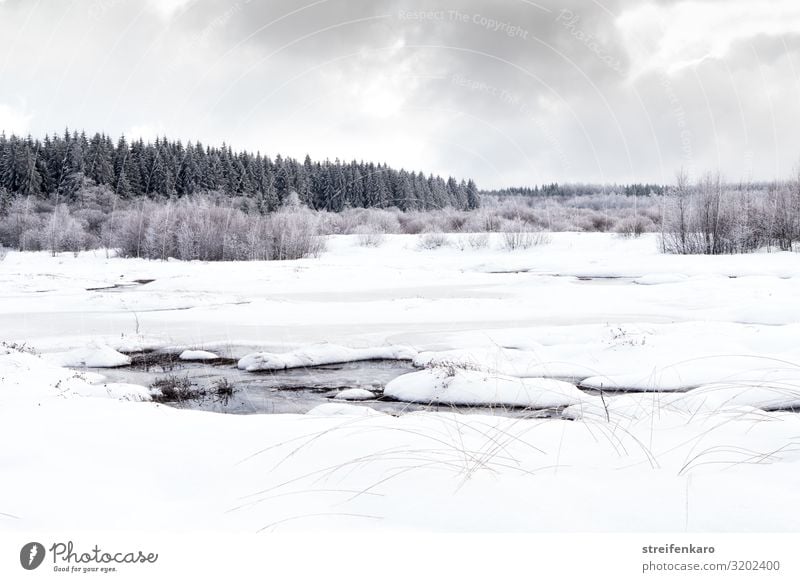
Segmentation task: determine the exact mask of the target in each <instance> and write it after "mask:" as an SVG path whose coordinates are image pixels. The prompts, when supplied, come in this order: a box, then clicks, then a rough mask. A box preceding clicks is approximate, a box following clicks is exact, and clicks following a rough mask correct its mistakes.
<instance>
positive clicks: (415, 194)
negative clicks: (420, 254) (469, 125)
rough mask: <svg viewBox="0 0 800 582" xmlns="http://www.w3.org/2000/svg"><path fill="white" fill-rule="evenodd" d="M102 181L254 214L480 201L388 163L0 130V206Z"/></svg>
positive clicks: (72, 192)
mask: <svg viewBox="0 0 800 582" xmlns="http://www.w3.org/2000/svg"><path fill="white" fill-rule="evenodd" d="M87 183H89V184H98V185H106V186H108V187H109V188H110V189H111V190H113V191H114V192H115V193H116V194H117V195H118V196H119V197H121V198H123V199H133V198H136V197H140V196H147V197H149V198H156V199H157V198H177V197H183V196H188V195H191V194H194V193H196V192H211V191H218V192H224V193H225V194H228V195H230V196H246V197H252V198H254V199H255V200H256V201H257V206H258V208H259V210H260V211H261V212H264V213H266V212H270V211H272V210H275V209H276V208H279V207H280V206H281V204H282V203H283V201H284V200H285V199H286V198H287V197H288V196H289V194H290V193H291V192H296V193H297V195H298V197H299V199H300V201H301V202H302V203H303V204H305V205H307V206H308V207H310V208H314V209H318V210H330V211H340V210H342V209H344V208H356V207H362V208H370V207H377V208H385V207H391V206H395V207H397V208H400V209H401V210H428V209H436V208H444V207H452V208H457V209H473V208H477V207H478V206H479V194H478V189H477V187H476V185H475V183H474V182H473V181H472V180H470V181H468V182H465V181H463V180H462V181H461V182H458V181H456V180H455V179H454V178H452V177H451V178H448V179H447V180H445V179H443V178H441V177H439V176H424V175H423V174H422V173H416V172H408V171H406V170H395V169H392V168H389V167H388V166H387V165H386V164H373V163H365V162H356V161H353V162H340V161H339V160H338V159H337V160H335V161H333V162H331V161H328V160H326V161H324V162H313V161H312V160H311V158H309V157H308V156H306V158H305V160H304V161H303V162H299V161H297V160H295V159H293V158H282V157H281V156H280V155H278V156H276V157H275V158H274V159H271V158H270V157H268V156H264V155H262V154H261V153H256V154H252V153H249V152H234V151H233V150H232V149H231V147H230V146H227V145H225V144H223V145H222V146H221V147H208V146H204V145H202V144H201V143H199V142H198V143H187V144H186V145H183V144H182V143H181V142H180V141H170V140H168V139H166V138H161V139H156V141H155V143H149V142H148V143H145V142H144V141H142V140H138V141H134V142H132V143H128V142H127V140H126V139H125V137H124V136H123V137H120V138H119V140H118V141H117V142H116V144H114V142H113V140H112V139H111V138H110V137H109V136H107V135H104V134H101V133H96V134H94V136H92V137H87V136H86V134H85V133H83V132H81V133H80V134H79V133H77V132H72V133H70V132H69V131H68V130H67V131H65V132H64V134H63V135H62V136H58V135H53V136H46V137H45V138H44V140H43V141H40V140H34V139H33V138H32V137H31V136H28V137H27V138H20V137H17V136H15V135H11V136H9V137H7V136H6V134H5V133H2V134H0V197H3V198H5V200H4V201H3V200H0V206H2V203H3V202H6V203H7V202H8V201H9V200H8V199H10V198H13V197H14V196H34V197H42V198H54V197H56V198H58V200H59V201H63V202H66V203H69V202H70V201H72V200H73V199H74V198H75V196H76V193H77V192H78V190H79V189H80V188H81V187H82V186H83V185H85V184H87Z"/></svg>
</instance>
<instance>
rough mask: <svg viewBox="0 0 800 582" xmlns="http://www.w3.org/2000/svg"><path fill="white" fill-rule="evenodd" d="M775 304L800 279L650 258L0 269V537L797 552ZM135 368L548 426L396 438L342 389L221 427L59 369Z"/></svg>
mask: <svg viewBox="0 0 800 582" xmlns="http://www.w3.org/2000/svg"><path fill="white" fill-rule="evenodd" d="M451 238H453V239H455V237H454V236H452V237H451ZM798 297H800V255H798V254H793V253H760V254H754V255H746V256H723V257H700V256H698V257H680V256H666V255H661V254H659V252H658V248H657V241H656V238H655V237H652V236H645V237H642V238H640V239H621V238H618V237H615V236H613V235H603V234H570V233H557V234H554V235H552V242H551V243H550V244H548V245H546V246H541V247H536V248H532V249H529V250H524V251H516V252H506V251H502V250H499V240H493V241H492V245H491V246H490V248H488V249H483V250H472V249H470V250H464V251H461V250H458V248H457V247H456V246H452V247H449V248H443V249H438V250H431V251H423V250H418V247H417V241H416V237H414V236H387V237H386V243H385V244H384V245H383V246H382V247H380V248H362V247H359V246H358V245H357V242H356V238H355V237H346V236H342V237H332V238H331V239H330V240H329V243H328V250H327V252H325V253H324V254H323V255H322V256H321V257H320V258H318V259H308V260H300V261H291V262H272V263H261V262H258V263H215V264H206V263H197V262H178V261H168V262H149V261H143V260H132V259H117V258H113V257H111V258H109V257H108V256H107V255H106V253H105V252H101V251H98V252H95V253H84V254H81V255H80V256H78V257H74V256H72V255H71V254H64V255H61V256H58V257H51V256H49V255H47V254H46V253H35V254H31V253H25V254H21V253H13V252H12V253H9V254H8V255H7V257H6V258H5V260H3V261H2V262H0V340H3V341H5V342H6V343H7V345H8V346H9V347H6V348H0V438H2V439H3V442H4V443H5V445H4V446H3V447H2V448H0V468H2V472H3V479H1V480H0V528H3V529H9V530H31V529H37V528H50V529H58V528H64V529H66V528H71V529H75V528H76V527H77V526H78V524H79V525H80V526H81V527H84V528H87V529H89V528H97V529H159V530H229V531H257V530H261V529H266V530H271V529H310V528H313V529H321V528H329V529H339V528H359V529H364V528H366V529H375V528H381V529H383V528H391V529H425V530H484V531H485V530H490V531H518V530H565V531H577V530H581V531H639V530H647V531H659V530H680V531H682V530H707V531H708V530H713V531H798V529H800V514H798V513H797V511H795V510H794V509H793V508H794V507H795V506H796V505H797V491H800V414H798V413H796V412H792V411H791V409H797V408H798V407H799V406H800V342H798V341H797V340H798V338H800V302H798V300H797V299H798ZM23 346H24V347H25V348H26V349H30V350H32V351H34V352H35V353H36V354H39V355H34V354H30V353H24V352H20V351H19V350H18V349H15V348H19V347H23ZM151 348H157V349H165V350H170V351H172V352H174V353H176V354H181V353H183V354H184V355H183V357H184V359H189V360H198V359H199V360H206V359H210V358H212V357H213V356H220V357H222V358H233V359H236V360H238V361H239V367H240V368H242V369H243V370H245V371H243V372H242V373H243V374H247V373H250V372H247V371H246V370H248V369H249V370H253V371H255V370H259V369H265V368H269V369H275V368H284V367H290V366H294V365H311V364H315V363H331V362H340V361H343V360H346V359H363V358H369V357H392V358H402V359H413V361H414V363H415V365H416V366H418V367H419V368H420V370H419V371H417V372H413V373H412V374H409V375H408V376H401V377H400V378H398V379H396V380H394V381H392V382H390V383H389V385H388V386H387V388H386V393H387V395H391V396H393V397H395V398H397V399H400V400H407V401H414V402H418V401H430V400H434V401H436V402H438V403H441V404H443V405H445V406H447V405H449V404H459V405H481V404H485V403H496V404H499V405H502V406H531V407H564V408H563V412H562V413H561V417H559V418H537V419H524V418H519V417H513V418H512V417H506V416H503V414H502V410H496V411H495V414H492V415H490V414H462V413H461V412H462V410H461V409H458V408H455V409H453V410H452V411H445V412H442V411H440V412H413V413H409V414H404V415H400V416H392V415H388V414H384V413H381V412H377V411H374V410H372V409H371V408H369V401H368V400H367V401H366V402H354V403H348V402H346V400H348V399H351V400H358V399H361V398H365V399H368V398H369V394H364V392H365V391H364V390H361V391H359V392H353V393H351V394H349V395H348V394H345V395H344V396H342V397H341V398H340V399H337V400H332V401H331V402H330V404H324V405H322V406H320V407H318V408H316V409H314V410H313V411H312V412H311V413H309V414H305V415H299V414H275V415H266V414H265V415H250V416H242V415H225V414H215V413H210V412H199V411H190V410H177V409H174V408H171V407H168V406H164V405H159V404H155V403H153V402H150V401H149V393H148V391H147V389H146V388H143V387H139V386H135V385H131V384H121V383H109V382H106V381H104V380H103V378H102V377H101V376H99V375H98V374H97V373H92V372H76V371H75V370H74V369H67V368H64V367H63V366H72V367H82V366H91V367H116V366H124V365H126V364H127V363H128V358H127V355H126V352H131V351H135V350H141V349H151ZM234 365H235V364H234ZM620 389H625V390H628V391H635V392H626V393H624V394H623V393H620V392H618V390H620Z"/></svg>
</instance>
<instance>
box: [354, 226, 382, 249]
mask: <svg viewBox="0 0 800 582" xmlns="http://www.w3.org/2000/svg"><path fill="white" fill-rule="evenodd" d="M355 234H356V242H357V243H358V246H360V247H379V246H381V245H382V244H383V243H384V240H385V239H386V236H385V235H384V234H383V232H382V231H380V230H378V229H377V228H375V227H374V226H367V225H364V226H359V227H357V228H356V229H355Z"/></svg>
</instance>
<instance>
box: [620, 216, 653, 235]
mask: <svg viewBox="0 0 800 582" xmlns="http://www.w3.org/2000/svg"><path fill="white" fill-rule="evenodd" d="M653 230H655V225H654V224H653V221H652V220H651V219H650V218H648V217H646V216H629V217H627V218H623V219H622V220H620V221H619V222H618V223H617V226H616V227H614V232H616V233H617V234H618V235H620V236H622V237H625V238H630V237H639V236H642V235H643V234H644V233H646V232H652V231H653Z"/></svg>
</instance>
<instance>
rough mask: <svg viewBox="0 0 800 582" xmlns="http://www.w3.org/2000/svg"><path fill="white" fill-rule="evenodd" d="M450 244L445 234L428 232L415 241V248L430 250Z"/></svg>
mask: <svg viewBox="0 0 800 582" xmlns="http://www.w3.org/2000/svg"><path fill="white" fill-rule="evenodd" d="M449 244H450V241H449V240H448V238H447V235H446V234H444V233H441V232H428V233H426V234H423V235H422V236H421V237H420V238H419V241H417V248H419V249H421V250H426V251H432V250H434V249H439V248H442V247H446V246H448V245H449Z"/></svg>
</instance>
